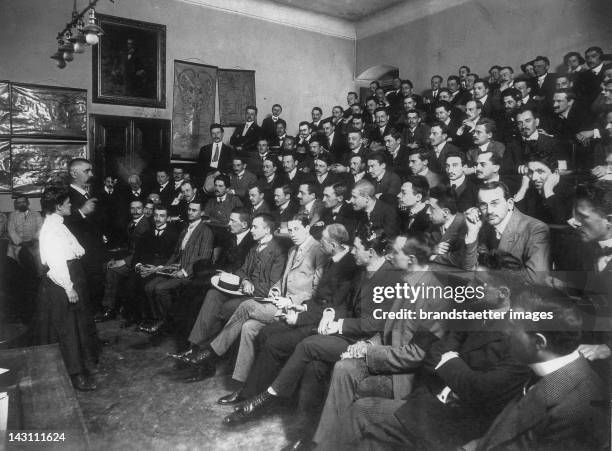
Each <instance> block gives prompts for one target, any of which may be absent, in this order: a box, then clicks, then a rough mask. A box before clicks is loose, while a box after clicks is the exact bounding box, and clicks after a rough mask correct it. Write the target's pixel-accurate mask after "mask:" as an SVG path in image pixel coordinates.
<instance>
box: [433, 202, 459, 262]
mask: <svg viewBox="0 0 612 451" xmlns="http://www.w3.org/2000/svg"><path fill="white" fill-rule="evenodd" d="M466 232H467V226H466V224H465V217H464V216H463V213H457V214H456V215H455V219H453V222H451V224H450V226H448V229H446V230H445V231H444V234H442V231H441V229H440V226H437V225H433V224H432V225H431V226H430V227H429V229H428V230H427V234H428V236H429V237H430V238H431V240H432V241H433V242H434V243H435V244H439V243H442V242H445V243H448V244H449V246H450V247H449V249H448V252H447V253H446V254H442V255H436V256H435V258H434V259H433V262H434V263H439V264H441V265H449V266H457V267H460V266H461V256H462V249H463V246H464V245H465V241H464V238H465V234H466Z"/></svg>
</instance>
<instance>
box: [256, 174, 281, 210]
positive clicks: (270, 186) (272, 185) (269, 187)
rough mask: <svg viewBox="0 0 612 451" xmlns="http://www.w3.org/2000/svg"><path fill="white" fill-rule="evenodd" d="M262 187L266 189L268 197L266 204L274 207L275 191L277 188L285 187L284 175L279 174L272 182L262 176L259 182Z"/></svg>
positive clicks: (275, 175)
mask: <svg viewBox="0 0 612 451" xmlns="http://www.w3.org/2000/svg"><path fill="white" fill-rule="evenodd" d="M258 183H260V184H261V187H262V188H263V189H264V194H265V196H266V202H267V203H268V204H269V205H274V190H275V189H276V188H281V187H283V186H284V185H285V183H286V179H285V177H284V174H283V173H281V172H277V173H275V174H274V177H273V178H272V180H271V181H270V180H268V179H267V178H266V177H264V176H261V177H260V178H259V182H258Z"/></svg>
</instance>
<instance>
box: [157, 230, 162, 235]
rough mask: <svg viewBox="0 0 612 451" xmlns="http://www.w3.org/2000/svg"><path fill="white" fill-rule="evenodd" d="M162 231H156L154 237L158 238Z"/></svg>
mask: <svg viewBox="0 0 612 451" xmlns="http://www.w3.org/2000/svg"><path fill="white" fill-rule="evenodd" d="M162 232H163V230H156V231H155V236H160V235H161V234H162Z"/></svg>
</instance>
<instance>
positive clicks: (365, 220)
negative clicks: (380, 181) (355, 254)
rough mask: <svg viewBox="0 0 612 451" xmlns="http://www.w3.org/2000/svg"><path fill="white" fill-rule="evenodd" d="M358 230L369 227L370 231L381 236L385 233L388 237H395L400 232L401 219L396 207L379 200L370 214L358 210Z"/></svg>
mask: <svg viewBox="0 0 612 451" xmlns="http://www.w3.org/2000/svg"><path fill="white" fill-rule="evenodd" d="M356 216H357V218H358V219H357V231H359V230H363V229H364V228H365V227H368V228H369V230H370V231H372V232H374V233H376V235H377V236H381V235H382V234H383V233H384V234H385V236H386V237H387V239H392V238H395V237H396V236H397V235H399V233H400V227H399V221H398V218H397V211H396V209H395V207H392V206H391V205H389V204H387V203H385V202H382V201H380V200H377V201H376V203H375V204H374V208H373V209H372V211H371V212H370V215H369V216H368V214H367V213H366V212H365V211H361V212H357V213H356Z"/></svg>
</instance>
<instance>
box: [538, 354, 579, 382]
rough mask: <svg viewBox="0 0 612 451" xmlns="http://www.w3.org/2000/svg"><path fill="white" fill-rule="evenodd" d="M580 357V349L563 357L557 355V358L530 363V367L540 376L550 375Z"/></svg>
mask: <svg viewBox="0 0 612 451" xmlns="http://www.w3.org/2000/svg"><path fill="white" fill-rule="evenodd" d="M579 358H580V353H579V352H578V350H576V351H574V352H572V353H571V354H567V355H564V356H561V357H557V358H556V359H552V360H548V361H546V362H538V363H530V364H529V367H530V368H531V369H532V370H533V372H534V373H536V374H537V375H538V376H540V377H544V376H548V375H549V374H551V373H554V372H555V371H557V370H558V369H561V368H563V367H564V366H567V365H569V364H570V363H572V362H573V361H574V360H577V359H579Z"/></svg>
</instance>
